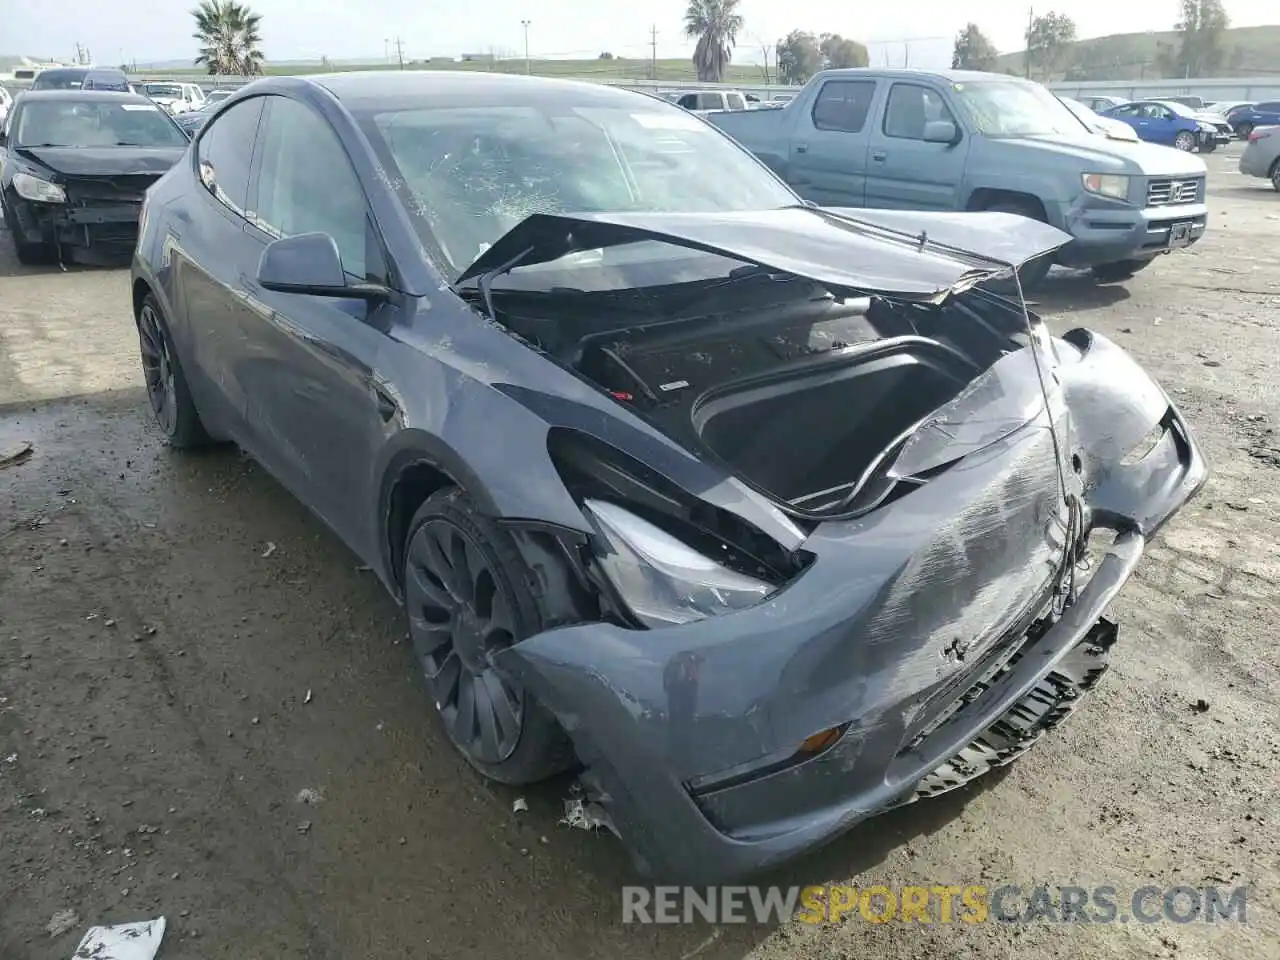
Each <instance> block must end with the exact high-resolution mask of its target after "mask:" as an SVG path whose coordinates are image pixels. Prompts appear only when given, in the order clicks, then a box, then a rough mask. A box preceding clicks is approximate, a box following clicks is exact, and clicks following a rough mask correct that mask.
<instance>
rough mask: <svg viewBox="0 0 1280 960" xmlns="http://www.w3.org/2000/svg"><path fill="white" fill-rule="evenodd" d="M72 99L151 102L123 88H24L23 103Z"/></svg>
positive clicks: (94, 101) (90, 101)
mask: <svg viewBox="0 0 1280 960" xmlns="http://www.w3.org/2000/svg"><path fill="white" fill-rule="evenodd" d="M49 101H72V102H74V103H151V101H150V100H148V99H147V98H146V97H144V96H140V95H139V94H136V93H127V92H126V91H124V90H25V91H23V94H22V102H23V103H44V102H49Z"/></svg>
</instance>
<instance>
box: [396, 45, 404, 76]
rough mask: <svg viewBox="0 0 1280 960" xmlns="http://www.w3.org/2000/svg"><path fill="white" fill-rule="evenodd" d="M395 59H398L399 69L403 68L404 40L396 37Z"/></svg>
mask: <svg viewBox="0 0 1280 960" xmlns="http://www.w3.org/2000/svg"><path fill="white" fill-rule="evenodd" d="M396 59H397V60H399V61H400V69H401V70H403V69H404V41H403V40H401V39H400V38H399V37H396Z"/></svg>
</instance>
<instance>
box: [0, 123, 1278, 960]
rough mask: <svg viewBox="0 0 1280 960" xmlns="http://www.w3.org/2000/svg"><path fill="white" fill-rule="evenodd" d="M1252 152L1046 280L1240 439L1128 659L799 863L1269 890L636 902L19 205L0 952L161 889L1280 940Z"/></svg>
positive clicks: (964, 877)
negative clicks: (1183, 202)
mask: <svg viewBox="0 0 1280 960" xmlns="http://www.w3.org/2000/svg"><path fill="white" fill-rule="evenodd" d="M1238 152H1239V147H1233V148H1231V149H1229V150H1228V151H1227V152H1226V153H1225V155H1224V154H1217V155H1214V156H1211V157H1209V158H1207V159H1208V162H1209V164H1210V167H1211V187H1210V202H1211V209H1212V224H1211V232H1210V233H1209V235H1208V236H1207V238H1206V239H1205V240H1204V241H1203V242H1202V243H1200V244H1199V245H1198V246H1197V247H1195V248H1194V249H1193V250H1191V251H1189V252H1185V253H1181V254H1179V255H1175V256H1171V257H1167V258H1165V259H1163V260H1162V261H1161V262H1160V263H1158V264H1156V265H1155V266H1154V267H1152V268H1151V269H1150V270H1148V271H1147V272H1146V273H1144V274H1142V275H1140V276H1139V277H1138V278H1136V279H1135V280H1133V281H1131V282H1129V283H1128V284H1127V285H1125V286H1109V287H1096V286H1094V285H1093V284H1092V283H1091V282H1090V281H1088V280H1087V279H1085V278H1081V277H1077V276H1072V275H1064V276H1063V277H1060V278H1055V279H1054V280H1053V281H1051V283H1050V286H1049V289H1048V290H1047V291H1046V292H1045V293H1044V294H1043V295H1042V296H1041V303H1040V307H1039V308H1040V309H1041V310H1042V311H1043V312H1044V313H1045V314H1046V315H1047V316H1049V317H1050V318H1051V319H1052V322H1053V323H1054V324H1055V326H1056V327H1057V328H1059V329H1066V328H1068V327H1069V326H1077V325H1084V326H1089V327H1092V328H1094V329H1097V330H1099V331H1100V332H1102V333H1104V334H1106V335H1107V336H1110V337H1112V338H1114V339H1116V340H1118V341H1119V342H1120V343H1122V344H1123V345H1125V346H1126V347H1128V348H1129V349H1130V350H1132V351H1133V352H1134V353H1135V354H1136V355H1137V356H1138V358H1139V359H1140V360H1141V361H1142V362H1143V363H1145V364H1146V365H1147V367H1148V369H1150V370H1152V371H1154V372H1155V374H1156V375H1157V376H1158V377H1159V379H1160V380H1161V382H1162V383H1164V384H1165V385H1166V387H1168V388H1169V389H1170V390H1171V391H1173V393H1174V395H1175V397H1176V399H1177V400H1178V401H1179V402H1180V403H1181V405H1182V408H1183V410H1184V411H1185V412H1186V413H1187V414H1188V416H1189V418H1190V420H1191V422H1192V424H1193V425H1194V427H1195V428H1196V430H1197V431H1198V437H1199V439H1200V441H1201V443H1202V444H1203V446H1204V448H1205V450H1206V453H1207V455H1208V456H1209V457H1210V458H1211V462H1212V466H1213V476H1212V478H1211V480H1210V482H1209V484H1208V486H1207V488H1206V490H1205V492H1204V493H1203V494H1202V495H1201V497H1200V498H1199V499H1198V500H1197V501H1195V502H1194V504H1193V505H1192V506H1190V507H1189V508H1188V509H1187V510H1186V511H1185V512H1184V513H1183V514H1181V515H1180V516H1179V517H1178V518H1177V519H1176V520H1175V522H1174V524H1173V525H1172V526H1171V527H1170V528H1169V529H1168V531H1167V533H1165V534H1164V535H1163V537H1162V538H1161V539H1160V540H1159V541H1158V542H1157V543H1156V544H1155V545H1153V546H1152V548H1151V549H1150V550H1149V552H1148V555H1147V557H1146V559H1145V560H1144V561H1143V563H1142V566H1141V568H1140V570H1139V572H1138V575H1137V577H1136V579H1135V580H1134V581H1133V582H1131V583H1130V584H1129V586H1128V588H1127V589H1126V590H1125V592H1124V593H1123V594H1122V596H1121V598H1120V600H1119V601H1118V602H1117V604H1116V606H1115V608H1114V611H1113V612H1114V614H1115V616H1116V617H1117V619H1118V620H1119V621H1120V623H1121V643H1120V645H1119V647H1118V648H1117V653H1116V658H1115V666H1114V668H1113V670H1112V672H1111V674H1110V675H1109V677H1108V678H1107V680H1106V681H1105V682H1104V683H1103V685H1102V687H1101V689H1100V690H1099V691H1098V692H1097V693H1096V694H1095V695H1094V696H1093V698H1092V699H1091V701H1090V702H1089V703H1087V704H1086V705H1085V706H1084V708H1083V709H1082V710H1081V711H1080V712H1079V714H1077V716H1076V717H1075V719H1073V721H1072V722H1071V723H1070V724H1068V725H1067V726H1066V728H1065V729H1062V730H1060V731H1058V732H1056V733H1055V734H1053V735H1052V736H1050V737H1049V738H1047V739H1046V740H1045V741H1044V742H1043V743H1042V744H1041V745H1039V746H1038V747H1037V748H1036V749H1035V750H1033V751H1032V752H1031V753H1030V754H1028V755H1027V756H1026V757H1025V758H1023V759H1022V760H1020V761H1019V762H1018V763H1017V764H1015V765H1014V766H1013V767H1012V768H1010V770H1009V771H1007V773H1005V774H1004V775H1001V776H995V777H990V778H987V779H986V780H985V781H982V782H980V783H978V784H976V785H974V786H972V787H970V788H968V789H966V790H964V791H961V792H958V793H956V794H952V795H949V796H947V797H944V798H942V799H939V800H936V801H927V802H922V803H919V804H916V805H914V806H912V807H908V808H905V809H902V810H899V811H896V812H895V813H893V814H891V815H888V816H885V817H881V818H879V819H876V820H873V821H871V822H869V823H867V824H865V825H864V826H862V827H860V828H858V829H856V830H855V831H854V832H853V833H851V834H850V835H849V836H847V837H846V838H845V839H843V840H842V841H840V842H838V843H837V844H835V845H834V846H833V847H832V848H830V849H829V850H827V851H824V852H823V853H822V854H821V855H819V856H816V857H811V858H809V859H806V860H804V861H802V862H800V863H798V864H796V865H794V866H793V867H791V868H789V869H788V870H786V871H785V872H784V873H782V874H780V875H778V876H777V877H774V878H772V879H774V880H776V881H778V882H782V883H792V884H806V883H824V882H843V881H852V882H854V883H856V884H859V885H861V886H866V885H868V884H872V883H883V884H889V885H898V884H924V885H930V884H957V885H965V884H986V885H988V886H990V887H995V886H999V885H1001V884H1018V885H1022V886H1024V887H1031V886H1032V885H1034V884H1037V883H1048V884H1053V885H1058V884H1079V885H1090V884H1108V885H1111V886H1114V887H1117V888H1119V890H1120V891H1122V892H1121V899H1122V900H1123V898H1124V897H1125V895H1126V894H1125V892H1124V891H1126V890H1127V889H1132V888H1134V887H1138V886H1142V885H1145V884H1155V885H1159V886H1170V885H1175V884H1187V885H1191V886H1203V885H1206V884H1216V885H1219V886H1230V885H1234V884H1247V885H1248V915H1247V916H1248V923H1247V924H1246V925H1243V926H1242V925H1239V924H1224V923H1221V922H1219V923H1215V924H1209V923H1202V922H1195V923H1189V924H1185V925H1179V924H1173V923H1157V924H1150V925H1148V924H1127V925H1122V924H1109V925H1089V926H1081V925H1062V924H1053V923H1047V922H1038V923H1034V924H1030V925H1007V924H999V923H987V924H981V925H964V924H960V925H955V924H953V925H941V924H934V925H929V926H925V925H918V924H917V925H902V924H899V923H888V924H882V925H876V924H871V923H867V922H865V921H864V920H862V919H860V918H857V917H856V916H855V917H854V918H853V919H849V920H846V921H845V922H843V923H840V924H836V925H824V926H817V927H809V926H804V925H802V924H798V923H793V924H787V925H784V926H781V927H773V928H769V927H761V926H754V925H725V926H721V927H718V928H712V927H709V926H706V925H692V926H667V927H657V926H645V927H642V926H635V925H624V924H623V923H622V922H621V897H620V892H619V888H620V886H621V885H622V884H624V883H627V882H635V881H634V878H633V876H632V874H631V873H630V872H629V869H628V867H627V864H626V861H625V859H624V857H623V855H622V853H621V851H620V849H619V847H618V845H617V843H616V841H614V840H613V839H612V838H611V837H609V836H608V835H590V834H587V833H583V832H580V831H575V830H571V829H569V828H568V827H566V826H563V825H561V824H560V823H559V822H558V821H559V818H560V815H561V813H562V808H561V805H562V801H563V798H564V796H565V794H566V790H567V784H566V783H563V782H559V783H552V784H547V785H545V786H542V787H539V788H538V789H536V790H530V791H525V792H524V793H523V794H520V793H516V792H513V791H511V790H507V789H499V788H495V787H492V786H487V785H486V784H484V783H482V782H481V781H480V780H478V779H477V778H476V777H475V776H474V775H473V774H471V773H470V772H469V769H468V768H467V767H466V766H465V765H464V763H463V762H462V761H461V760H460V759H459V758H458V757H457V756H456V755H455V754H454V753H453V752H452V750H451V749H450V747H449V746H448V743H447V741H446V739H445V737H444V735H443V734H442V732H441V731H440V730H438V729H437V725H436V721H435V719H434V717H433V715H432V712H431V709H430V704H429V703H428V701H427V700H426V698H425V697H424V695H423V691H422V689H421V688H420V684H419V680H418V677H417V676H416V674H415V668H414V665H413V663H412V659H411V655H410V651H409V649H408V647H407V646H406V645H405V644H404V642H403V637H404V628H403V626H402V624H401V621H400V618H399V616H398V612H397V609H396V608H395V606H394V604H393V603H392V602H391V601H390V599H389V598H387V597H386V596H385V595H384V593H383V592H382V590H381V588H380V587H379V586H378V585H377V584H376V583H375V581H374V579H373V578H372V576H371V575H370V574H368V573H367V572H364V571H361V570H359V569H357V566H356V563H357V561H356V560H355V559H354V558H353V557H352V555H351V554H350V553H348V552H347V551H346V550H345V549H344V548H343V547H342V546H341V545H339V544H338V543H337V542H336V541H335V540H334V538H333V537H332V536H330V535H329V534H328V533H327V532H326V531H325V530H324V529H323V528H322V527H321V525H320V524H319V523H318V522H317V521H315V520H314V519H312V518H311V517H310V516H309V515H308V514H307V512H306V511H305V510H304V509H303V508H302V507H301V506H300V505H299V504H298V503H297V502H296V501H295V500H293V499H292V498H291V497H290V496H288V495H287V494H286V493H284V492H283V491H282V490H281V489H280V488H279V487H278V486H277V485H276V484H275V483H274V482H273V481H272V480H271V479H270V478H268V477H267V476H265V475H264V474H263V472H262V471H261V470H260V469H258V468H257V467H255V465H254V464H253V463H252V462H250V461H248V460H247V459H245V458H243V457H242V456H240V455H238V454H237V453H236V452H234V451H226V450H223V451H218V452H214V453H211V454H207V455H200V456H184V455H180V454H175V453H173V452H170V451H169V450H167V449H166V448H165V447H163V446H161V444H160V443H159V442H158V439H157V432H156V431H155V430H154V429H152V428H151V426H150V424H149V421H148V416H147V413H146V401H145V398H144V396H143V392H142V386H141V378H140V373H139V365H138V359H137V345H136V344H137V341H136V337H135V334H134V331H133V324H132V321H131V319H130V316H129V309H128V304H129V297H128V279H127V272H126V271H122V270H102V269H77V268H71V269H69V270H68V271H66V272H63V271H61V270H59V269H58V268H56V267H53V268H42V269H39V270H32V269H24V268H19V267H18V266H17V265H16V264H15V263H14V261H13V260H12V253H11V246H10V244H9V238H8V237H7V236H6V235H3V234H2V233H0V448H4V447H6V446H7V445H8V444H9V443H11V442H13V441H16V440H19V439H25V440H30V441H33V442H34V445H35V446H34V452H33V454H32V455H31V456H30V458H29V459H27V460H26V461H25V462H23V463H21V464H19V465H16V466H10V467H8V468H6V469H0V957H2V958H3V960H44V958H65V957H67V956H69V955H70V953H71V952H72V950H73V949H74V945H75V943H76V941H77V939H78V938H79V936H80V935H81V933H82V932H83V930H84V929H85V927H87V926H88V925H89V924H91V923H102V922H123V921H129V920H141V919H147V918H151V917H154V916H159V915H164V916H166V917H167V918H168V921H169V925H170V926H169V932H168V934H167V935H166V938H165V945H164V948H163V951H162V957H164V958H167V960H179V958H204V957H229V958H237V960H248V958H282V960H292V958H316V960H319V958H357V957H360V958H363V957H368V958H383V957H388V958H391V957H414V958H427V957H448V958H451V960H457V958H468V957H477V958H481V957H482V958H486V960H489V958H495V957H517V956H518V957H524V958H530V960H534V958H562V957H575V958H596V957H598V958H602V960H604V958H608V960H626V958H633V957H634V958H639V957H645V958H661V960H666V958H670V960H690V958H692V957H695V956H697V957H699V958H706V960H739V958H745V957H751V958H759V960H767V958H782V957H791V958H806V960H809V958H811V960H818V958H823V960H828V958H831V960H834V958H869V957H882V958H886V960H906V958H924V957H935V956H947V957H983V958H985V957H1014V956H1016V957H1018V958H1019V960H1048V958H1076V957H1090V958H1093V960H1112V958H1147V957H1178V958H1183V960H1186V958H1223V960H1252V958H1277V957H1280V916H1278V914H1277V910H1280V897H1277V893H1276V891H1277V884H1280V841H1278V839H1277V837H1278V835H1280V832H1278V830H1277V827H1280V652H1278V651H1277V642H1276V637H1277V634H1278V633H1280V591H1278V590H1277V587H1276V586H1275V584H1276V581H1277V580H1278V579H1280V548H1278V547H1277V544H1280V484H1278V483H1277V481H1278V480H1280V434H1277V433H1275V432H1274V429H1275V426H1276V425H1277V424H1280V359H1278V358H1280V349H1278V348H1280V340H1278V339H1277V329H1276V324H1277V321H1278V320H1280V194H1276V193H1275V192H1274V191H1272V190H1271V189H1270V187H1269V186H1268V185H1267V184H1265V183H1264V182H1263V181H1252V180H1247V179H1245V178H1244V177H1241V176H1240V175H1239V174H1237V173H1236V172H1235V158H1236V156H1238ZM1198 701H1202V702H1200V703H1198ZM521 795H523V796H524V797H525V798H526V799H527V802H528V805H529V810H528V811H527V812H521V813H514V812H513V810H512V804H513V801H514V800H515V799H516V798H517V797H518V796H521ZM60 911H73V912H74V914H75V918H74V919H73V920H72V921H70V922H69V923H68V924H67V925H66V926H67V930H66V931H65V932H61V933H58V934H57V935H51V934H50V932H49V929H48V928H49V924H50V921H51V918H53V917H54V915H55V914H56V913H58V912H60ZM55 929H56V927H55Z"/></svg>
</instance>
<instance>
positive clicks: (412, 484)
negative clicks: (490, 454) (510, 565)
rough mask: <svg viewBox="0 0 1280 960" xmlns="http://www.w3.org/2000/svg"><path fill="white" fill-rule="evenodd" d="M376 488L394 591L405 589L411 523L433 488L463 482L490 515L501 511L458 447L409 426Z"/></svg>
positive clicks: (386, 567) (379, 526)
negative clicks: (405, 566) (461, 455)
mask: <svg viewBox="0 0 1280 960" xmlns="http://www.w3.org/2000/svg"><path fill="white" fill-rule="evenodd" d="M381 478H382V479H381V482H380V484H379V491H378V507H377V509H378V513H377V519H376V523H377V531H378V545H379V553H380V555H381V558H382V565H383V570H384V573H385V576H384V578H383V579H384V580H385V581H386V583H387V585H388V586H389V587H390V588H391V590H392V593H393V594H394V595H395V596H396V597H397V599H399V598H401V597H402V595H403V587H404V584H403V583H402V576H403V567H404V547H405V542H406V540H407V538H408V535H409V524H410V523H411V522H412V521H413V515H414V514H415V513H417V512H418V508H419V507H420V506H422V504H423V503H424V502H425V501H426V499H427V498H428V497H430V496H431V495H432V494H434V493H436V492H438V491H440V490H444V489H446V488H448V487H459V488H461V489H462V490H465V491H466V493H467V494H468V495H469V496H470V497H471V499H472V500H473V501H475V503H476V505H477V506H478V507H479V508H480V509H481V510H482V511H483V512H484V513H486V514H488V515H489V516H498V515H499V511H498V509H497V506H496V504H495V503H494V500H493V497H492V495H491V494H490V493H489V490H488V488H487V487H486V486H485V484H484V483H483V482H481V480H480V478H479V477H478V476H477V475H476V474H475V473H474V471H472V470H471V469H470V468H469V467H468V466H467V465H466V463H465V462H464V461H463V459H462V457H460V456H459V455H458V454H457V452H456V451H454V450H453V449H452V448H451V447H449V446H448V445H447V444H445V443H444V442H443V441H441V440H439V439H438V438H436V437H433V436H432V435H431V434H428V433H425V432H424V431H421V430H407V431H405V432H404V434H402V435H401V436H400V437H399V438H398V442H397V443H396V449H395V450H394V451H393V452H391V453H390V454H389V455H388V457H387V461H386V464H385V466H384V467H383V469H382V471H381Z"/></svg>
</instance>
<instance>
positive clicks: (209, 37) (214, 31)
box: [191, 0, 262, 76]
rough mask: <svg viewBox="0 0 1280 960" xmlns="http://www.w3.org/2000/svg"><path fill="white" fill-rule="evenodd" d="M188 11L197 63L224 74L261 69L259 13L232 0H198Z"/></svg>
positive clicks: (212, 72) (210, 70) (256, 72)
mask: <svg viewBox="0 0 1280 960" xmlns="http://www.w3.org/2000/svg"><path fill="white" fill-rule="evenodd" d="M191 15H192V16H193V17H195V21H196V32H195V33H194V34H192V36H193V37H195V38H196V39H197V40H199V41H200V54H199V55H198V56H197V57H196V59H195V63H196V65H197V66H200V65H203V66H205V67H208V69H209V73H210V74H223V75H226V76H253V75H255V74H259V73H262V50H261V49H259V47H258V45H259V44H260V43H261V42H262V36H261V35H260V34H259V33H258V28H259V26H260V25H261V23H262V14H260V13H254V12H253V11H252V10H250V9H249V7H248V6H246V5H245V4H242V3H237V2H236V0H201V3H200V6H198V7H196V8H195V9H194V10H192V11H191Z"/></svg>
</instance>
